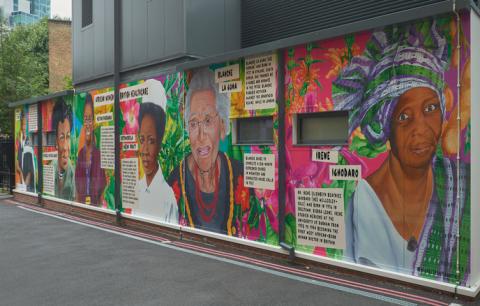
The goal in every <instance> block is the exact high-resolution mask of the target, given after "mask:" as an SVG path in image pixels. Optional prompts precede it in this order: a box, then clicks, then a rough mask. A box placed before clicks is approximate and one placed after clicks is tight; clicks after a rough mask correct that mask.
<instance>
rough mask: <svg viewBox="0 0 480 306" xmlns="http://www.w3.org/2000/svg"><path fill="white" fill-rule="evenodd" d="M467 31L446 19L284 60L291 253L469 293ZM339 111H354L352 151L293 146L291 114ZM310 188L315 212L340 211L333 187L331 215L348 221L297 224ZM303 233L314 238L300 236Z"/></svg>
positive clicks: (329, 44) (300, 51) (301, 51)
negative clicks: (453, 285)
mask: <svg viewBox="0 0 480 306" xmlns="http://www.w3.org/2000/svg"><path fill="white" fill-rule="evenodd" d="M462 20H463V23H462V24H459V25H457V24H456V23H455V21H454V20H453V19H452V18H450V17H444V18H437V19H427V20H422V21H419V22H417V23H414V24H407V25H396V26H389V27H386V28H384V29H379V30H377V31H374V32H366V33H359V34H356V35H349V36H346V37H343V38H340V39H333V40H329V41H323V42H317V43H311V44H307V45H305V46H299V47H296V48H292V49H290V50H289V51H288V54H286V55H285V60H286V87H285V90H286V97H287V114H288V120H287V121H288V122H287V124H286V125H287V130H286V135H287V136H286V137H287V140H286V142H287V182H288V186H287V193H288V196H287V209H286V210H287V215H286V220H285V222H286V227H287V240H288V241H289V242H290V243H292V244H294V245H297V246H298V247H299V248H300V249H302V248H303V249H305V250H307V251H309V252H313V253H315V254H318V255H321V256H329V257H334V258H338V259H345V260H349V261H354V262H356V263H360V264H365V265H369V266H375V267H379V268H384V269H388V270H394V271H398V272H403V273H408V274H412V275H418V276H422V277H426V278H432V279H437V280H441V281H448V282H456V281H457V280H458V281H460V282H461V283H463V284H464V283H466V281H467V280H468V276H469V269H470V268H469V240H470V224H469V222H470V208H469V207H470V191H469V186H470V182H469V176H470V170H469V169H470V167H469V164H470V139H469V134H470V132H469V125H470V124H469V122H470V114H469V109H470V101H469V98H468V100H467V98H466V97H465V96H466V94H465V92H466V91H468V90H469V87H470V84H469V81H466V80H469V76H468V74H469V71H470V70H469V54H468V52H469V48H468V37H469V27H468V25H469V22H468V17H467V16H464V17H463V18H462ZM457 27H460V29H461V31H460V33H462V34H461V36H460V37H457V36H456V29H457ZM457 40H459V41H460V43H461V44H462V47H463V48H462V54H460V56H461V63H460V67H457V63H456V61H455V59H456V56H457V53H456V52H458V51H457V50H456V49H455V48H454V47H455V46H456V43H457ZM457 68H460V69H461V71H462V79H461V81H462V92H461V93H459V94H460V96H461V97H462V104H461V108H460V111H461V119H462V120H461V127H460V128H461V130H460V131H458V129H457V126H456V125H457V122H456V117H457V103H458V101H457V99H456V98H455V97H456V96H457V92H456V91H457V88H456V81H457V80H456V73H457ZM337 110H347V111H348V112H349V118H348V127H349V130H348V135H349V138H348V145H345V146H321V147H306V148H305V147H304V148H301V147H297V146H293V145H292V135H293V134H294V129H293V123H292V122H293V120H292V119H293V117H294V115H295V114H299V113H305V112H308V113H312V112H325V111H337ZM457 133H460V135H461V139H460V147H459V148H457V145H456V141H457ZM317 149H321V150H323V151H324V152H335V154H338V161H336V162H334V163H333V164H332V162H331V161H314V159H313V158H312V154H314V153H315V151H316V150H317ZM457 150H459V153H460V157H461V159H460V162H459V163H458V164H457V163H456V154H457V152H458V151H457ZM355 167H356V168H355ZM457 167H458V168H457ZM457 170H458V171H459V172H458V173H459V175H458V178H459V180H458V181H457ZM341 176H344V177H343V178H342V177H341ZM457 186H460V189H458V188H457ZM309 188H310V189H311V190H312V192H313V191H315V192H317V193H316V195H318V198H317V199H316V200H315V199H313V198H311V199H310V200H312V201H311V202H313V203H314V204H315V203H318V204H319V205H320V207H325V204H323V203H333V202H335V201H334V197H333V195H335V194H336V193H335V191H336V190H337V189H338V188H340V191H341V194H340V195H339V197H342V198H343V202H341V203H342V204H344V206H345V207H339V208H338V209H339V215H344V216H345V218H340V221H338V219H337V220H336V221H338V222H336V221H334V220H333V218H330V217H328V216H327V218H325V216H323V217H322V219H321V220H327V221H329V222H320V220H317V221H318V222H315V226H316V227H317V228H316V229H315V226H314V227H313V229H312V226H310V225H309V224H308V222H307V221H308V220H309V219H308V218H305V217H304V216H303V215H302V212H303V209H304V200H303V199H302V197H301V196H303V195H304V193H305V192H307V195H308V192H309V191H308V189H309ZM305 189H307V190H305ZM328 191H331V192H329V194H328V195H326V194H327V192H328ZM322 192H323V193H322ZM457 193H459V199H460V200H459V202H456V197H457ZM299 195H301V196H299ZM322 201H323V202H322ZM329 201H330V202H329ZM321 205H324V206H321ZM332 205H333V204H332ZM458 205H459V206H458ZM342 206H343V205H342ZM298 209H301V210H302V211H300V215H301V216H302V218H299V217H298V214H299V212H298V211H296V210H298ZM320 215H322V213H320V214H319V216H320ZM318 219H320V218H318ZM457 220H458V221H459V223H460V224H459V225H458V223H457ZM317 225H318V226H317ZM457 226H460V237H461V239H460V240H459V242H458V243H459V246H458V249H457V245H456V244H457V240H456V237H455V233H456V231H457ZM305 228H307V229H309V230H310V232H309V233H306V234H305V230H304V229H305ZM299 232H300V233H302V235H298V233H299ZM338 232H344V233H345V235H344V236H343V237H344V239H345V240H344V241H341V240H342V237H337V236H336V235H334V234H335V233H338ZM340 236H342V235H340ZM312 237H313V238H312ZM319 237H320V239H316V238H319ZM321 237H329V238H330V240H335V239H337V240H338V241H333V242H332V241H328V239H322V238H321ZM305 238H306V239H305ZM310 238H311V239H310ZM309 240H310V241H320V242H314V243H309V242H308V241H309ZM305 241H307V242H305ZM335 243H337V245H339V246H340V247H334V245H335ZM457 250H458V252H457ZM457 256H459V269H460V275H459V276H458V278H457V275H456V263H457Z"/></svg>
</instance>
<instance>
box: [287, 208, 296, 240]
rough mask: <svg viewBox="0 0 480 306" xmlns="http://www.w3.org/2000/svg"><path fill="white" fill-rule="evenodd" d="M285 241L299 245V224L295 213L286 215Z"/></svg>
mask: <svg viewBox="0 0 480 306" xmlns="http://www.w3.org/2000/svg"><path fill="white" fill-rule="evenodd" d="M285 242H286V243H288V244H290V245H293V246H296V245H297V224H296V221H295V216H294V215H293V214H287V215H286V216H285Z"/></svg>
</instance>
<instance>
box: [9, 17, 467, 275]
mask: <svg viewBox="0 0 480 306" xmlns="http://www.w3.org/2000/svg"><path fill="white" fill-rule="evenodd" d="M461 20H462V22H461V24H456V22H455V20H454V19H453V18H452V17H451V16H442V17H438V18H434V19H432V18H430V19H425V20H419V21H417V22H415V23H409V24H403V25H392V26H387V27H385V28H382V29H377V30H374V31H368V32H362V33H357V34H351V35H346V36H344V37H339V38H335V39H330V40H326V41H320V42H311V43H308V44H305V45H301V46H296V47H292V48H290V49H288V50H286V52H285V53H284V54H277V53H265V54H260V55H256V56H252V57H248V58H243V59H237V60H232V61H229V62H225V63H217V64H214V65H210V66H208V67H200V68H197V69H193V70H191V71H185V72H179V73H172V74H166V75H159V76H157V77H155V78H151V79H147V80H139V81H135V82H131V83H126V84H122V85H121V86H120V88H119V95H120V116H119V117H118V118H114V100H115V99H114V91H113V88H105V89H102V90H95V91H90V92H86V93H80V94H76V95H74V96H65V97H61V98H57V99H54V100H48V101H44V102H42V107H41V109H42V112H41V116H42V122H43V123H42V129H43V135H42V137H43V156H42V158H43V186H42V188H43V193H44V194H46V195H50V196H54V197H57V198H60V199H63V200H67V201H72V202H77V203H82V204H84V205H87V206H95V207H100V208H105V209H111V210H114V209H115V179H114V175H115V172H114V171H115V169H114V168H115V154H114V152H115V137H114V135H115V134H114V133H115V129H114V127H115V126H114V124H118V130H119V131H120V135H119V140H120V182H119V184H120V187H121V193H120V194H119V195H118V196H120V197H121V201H120V202H121V207H120V209H121V211H122V212H123V213H124V214H125V215H130V216H133V217H140V218H143V219H145V220H147V221H151V222H161V223H167V224H172V225H180V226H182V227H189V228H192V229H200V230H204V231H209V232H213V233H217V234H223V235H228V236H232V237H239V238H242V239H248V240H251V241H257V242H262V243H267V244H271V245H278V244H279V223H280V222H283V224H284V228H285V242H286V243H288V244H291V245H293V246H294V247H295V249H296V250H297V251H300V252H306V253H310V254H314V255H317V256H323V257H330V258H334V259H337V260H345V261H349V262H354V263H358V264H362V265H367V266H371V267H377V268H381V269H384V270H389V271H395V272H400V273H405V274H408V275H414V276H420V277H424V278H428V279H434V280H438V281H443V282H450V283H457V282H458V283H461V284H463V285H465V284H468V283H469V281H470V280H469V277H470V103H471V102H470V46H469V43H470V42H469V36H470V28H469V26H470V21H469V16H468V15H467V14H465V15H462V18H461ZM457 31H458V33H460V35H457ZM457 43H459V44H460V46H461V48H460V49H457V48H456V45H457ZM278 56H283V58H284V62H285V67H279V66H278ZM457 58H459V59H460V63H457ZM279 68H284V69H281V70H280V71H282V72H283V71H284V73H285V78H284V84H282V85H283V86H278V84H277V82H278V73H279ZM457 73H459V74H460V79H459V80H457ZM457 81H458V82H459V83H460V85H461V87H460V89H458V88H457V86H456V84H457ZM278 90H284V93H285V104H286V109H285V113H286V118H285V148H282V149H285V155H286V156H285V157H286V162H285V165H279V163H278V117H277V113H278V105H277V97H278V93H279V92H278ZM37 113H38V108H37V105H35V104H34V105H29V106H22V107H19V108H16V110H15V137H16V149H15V152H16V159H15V160H16V162H15V169H16V186H17V190H23V191H28V192H38V191H39V190H38V189H39V187H38V186H37V184H38V180H37V177H38V175H37V172H38V170H37V158H38V150H37V149H38V148H37V143H38V120H37ZM457 117H460V124H458V122H457ZM115 120H116V121H115ZM342 120H343V121H342ZM327 121H328V122H331V125H324V127H322V128H321V129H319V128H318V127H319V126H320V125H321V124H323V123H325V122H327ZM307 123H308V124H307ZM252 127H254V128H252ZM342 132H344V133H343V134H344V135H345V139H343V140H342V139H340V140H335V141H332V139H333V138H328V137H327V138H325V139H327V140H325V139H320V137H321V136H322V135H324V136H325V135H327V136H328V135H329V134H335V135H342ZM305 135H313V138H312V139H313V140H312V139H310V140H309V141H308V142H302V141H303V139H304V137H306V136H305ZM315 137H316V138H315ZM457 156H458V160H457ZM280 167H285V168H284V169H285V174H286V178H285V179H286V186H285V192H286V194H285V199H286V202H285V216H284V219H282V220H279V203H278V201H279V200H278V199H279V194H278V193H279V183H278V169H279V168H280ZM280 204H282V203H280ZM457 231H458V232H459V234H460V238H459V239H457V237H456V233H457ZM457 270H458V271H459V273H457Z"/></svg>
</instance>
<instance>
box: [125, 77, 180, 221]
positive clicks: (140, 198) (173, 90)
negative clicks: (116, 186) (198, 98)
mask: <svg viewBox="0 0 480 306" xmlns="http://www.w3.org/2000/svg"><path fill="white" fill-rule="evenodd" d="M183 92H184V88H183V77H182V75H181V74H172V75H167V76H161V77H158V78H155V79H149V80H146V81H139V82H133V83H129V84H124V85H123V86H122V87H121V89H120V108H121V113H122V116H121V118H120V119H119V122H120V131H121V136H120V142H121V145H122V149H121V169H122V170H121V176H122V179H121V184H122V185H121V186H122V203H123V208H124V210H125V212H127V213H131V214H133V215H136V216H140V217H146V218H149V219H152V220H158V221H162V222H166V223H172V224H178V207H177V202H176V200H175V196H174V191H173V189H172V188H171V187H170V185H168V183H167V181H166V178H168V175H169V174H170V172H171V171H172V169H173V168H174V167H175V166H176V165H178V164H179V162H180V160H181V159H182V157H183V152H184V150H185V143H184V141H183V127H182V119H181V112H180V111H181V103H182V100H183Z"/></svg>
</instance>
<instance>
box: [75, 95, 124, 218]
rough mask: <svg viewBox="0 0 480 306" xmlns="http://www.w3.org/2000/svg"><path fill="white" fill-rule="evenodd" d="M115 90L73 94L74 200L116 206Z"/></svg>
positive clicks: (105, 206) (99, 205) (97, 205)
mask: <svg viewBox="0 0 480 306" xmlns="http://www.w3.org/2000/svg"><path fill="white" fill-rule="evenodd" d="M113 102H114V92H113V88H105V89H102V90H95V91H91V92H87V93H80V94H77V95H75V97H74V118H75V126H74V128H75V129H74V130H75V133H74V136H75V139H76V141H75V147H74V148H73V150H72V152H73V154H74V161H75V183H76V191H75V201H76V202H78V203H83V204H86V205H92V206H96V207H102V208H108V209H111V210H114V209H115V198H114V193H115V173H114V168H115V149H114V145H115V139H114V132H115V131H114V129H115V128H114V116H113V111H114V103H113Z"/></svg>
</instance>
